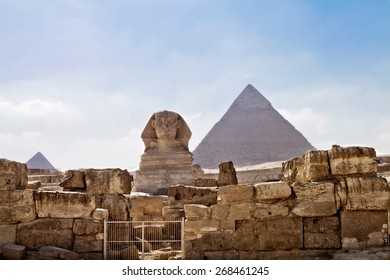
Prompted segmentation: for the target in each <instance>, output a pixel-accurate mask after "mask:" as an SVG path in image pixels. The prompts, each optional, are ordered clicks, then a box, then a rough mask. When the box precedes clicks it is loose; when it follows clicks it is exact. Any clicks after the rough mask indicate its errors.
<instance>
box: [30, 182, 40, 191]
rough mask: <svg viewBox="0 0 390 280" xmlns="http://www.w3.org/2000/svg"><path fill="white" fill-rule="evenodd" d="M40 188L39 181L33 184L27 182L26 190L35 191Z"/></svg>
mask: <svg viewBox="0 0 390 280" xmlns="http://www.w3.org/2000/svg"><path fill="white" fill-rule="evenodd" d="M41 186H42V184H41V182H40V181H33V182H28V184H27V186H26V189H27V190H37V189H39V188H40V187H41Z"/></svg>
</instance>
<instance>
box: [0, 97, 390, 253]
mask: <svg viewBox="0 0 390 280" xmlns="http://www.w3.org/2000/svg"><path fill="white" fill-rule="evenodd" d="M255 105H256V104H255ZM267 108H268V107H267ZM190 137H191V131H190V129H189V127H188V125H187V124H186V122H185V121H184V119H183V118H182V117H181V116H180V115H179V114H178V113H176V112H171V111H162V112H157V113H155V114H153V115H152V116H151V118H150V120H149V121H148V123H147V125H146V127H145V129H144V131H143V132H142V135H141V138H142V141H143V142H144V144H145V152H144V154H143V155H142V157H141V161H140V167H139V170H137V172H135V173H133V174H130V173H129V171H128V170H123V169H119V168H113V169H78V170H68V171H66V174H65V179H63V180H62V181H61V182H60V183H59V184H58V185H57V186H56V187H55V188H51V189H50V190H48V189H47V188H45V187H41V186H40V185H39V184H37V183H36V182H35V181H31V180H29V178H31V177H29V176H28V175H29V172H30V173H31V170H29V169H28V168H27V165H26V164H24V163H20V162H15V161H11V160H8V159H0V259H11V260H20V259H28V260H48V259H60V260H69V259H72V260H74V259H86V260H102V259H128V260H138V259H148V260H177V259H191V260H197V259H202V260H203V259H218V260H225V259H226V260H228V259H230V260H231V259H233V260H235V259H237V260H238V259H240V260H248V259H250V260H253V259H387V260H389V259H390V246H389V245H390V242H389V237H390V228H389V220H390V215H389V211H390V186H389V181H390V158H389V157H378V156H377V155H376V151H375V149H374V148H372V147H341V146H338V145H334V146H332V148H331V149H329V150H315V149H311V150H309V151H307V152H304V153H301V154H300V155H299V156H298V157H295V158H292V159H289V160H285V161H283V162H282V161H279V162H272V163H267V164H262V165H255V166H250V167H239V168H236V167H235V165H234V164H235V163H234V161H230V160H229V161H223V162H219V164H218V165H217V167H218V170H215V171H212V170H208V171H207V172H206V173H204V172H203V170H202V169H201V167H200V166H197V165H194V164H193V158H192V153H191V152H190V151H189V150H188V141H189V139H190Z"/></svg>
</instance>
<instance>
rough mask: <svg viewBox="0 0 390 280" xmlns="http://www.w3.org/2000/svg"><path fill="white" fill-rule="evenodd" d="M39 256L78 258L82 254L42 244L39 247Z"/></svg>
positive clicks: (43, 258) (44, 258) (46, 258)
mask: <svg viewBox="0 0 390 280" xmlns="http://www.w3.org/2000/svg"><path fill="white" fill-rule="evenodd" d="M39 258H40V259H41V260H78V259H80V255H79V254H78V253H76V252H73V251H70V250H66V249H63V248H59V247H55V246H42V247H41V248H39Z"/></svg>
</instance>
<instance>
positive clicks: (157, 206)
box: [130, 196, 164, 218]
mask: <svg viewBox="0 0 390 280" xmlns="http://www.w3.org/2000/svg"><path fill="white" fill-rule="evenodd" d="M163 207H164V197H154V196H137V197H134V198H132V199H131V210H130V216H131V217H133V218H134V217H142V216H145V215H146V216H160V217H161V216H162V209H163Z"/></svg>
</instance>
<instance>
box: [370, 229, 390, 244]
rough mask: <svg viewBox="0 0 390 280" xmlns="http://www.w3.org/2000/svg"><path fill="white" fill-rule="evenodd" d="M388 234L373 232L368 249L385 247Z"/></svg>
mask: <svg viewBox="0 0 390 280" xmlns="http://www.w3.org/2000/svg"><path fill="white" fill-rule="evenodd" d="M386 235H387V234H383V232H380V231H379V232H371V233H370V234H369V235H368V241H367V246H368V247H382V246H383V245H385V238H387V236H386Z"/></svg>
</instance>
